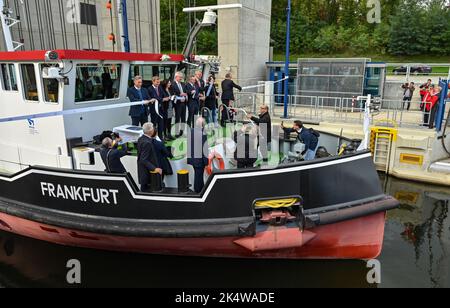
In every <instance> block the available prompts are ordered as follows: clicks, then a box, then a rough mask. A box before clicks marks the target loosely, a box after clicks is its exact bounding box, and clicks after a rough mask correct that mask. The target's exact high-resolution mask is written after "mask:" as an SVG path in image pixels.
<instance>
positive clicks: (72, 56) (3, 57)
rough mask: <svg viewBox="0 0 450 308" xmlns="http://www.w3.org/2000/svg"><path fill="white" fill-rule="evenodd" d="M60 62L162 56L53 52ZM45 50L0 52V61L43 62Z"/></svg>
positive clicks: (155, 56)
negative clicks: (56, 54)
mask: <svg viewBox="0 0 450 308" xmlns="http://www.w3.org/2000/svg"><path fill="white" fill-rule="evenodd" d="M55 51H56V52H57V53H58V55H59V59H60V60H101V61H130V62H133V61H146V62H162V61H161V57H162V56H163V54H152V53H126V52H109V51H84V50H55ZM46 53H47V50H37V51H15V52H0V61H45V54H46ZM169 56H170V60H169V61H175V62H181V61H183V60H184V57H183V56H182V55H169Z"/></svg>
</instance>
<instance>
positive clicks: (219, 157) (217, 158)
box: [206, 152, 225, 175]
mask: <svg viewBox="0 0 450 308" xmlns="http://www.w3.org/2000/svg"><path fill="white" fill-rule="evenodd" d="M214 161H217V163H218V164H219V170H225V160H224V159H223V157H222V155H220V154H219V153H217V152H212V153H211V154H209V157H208V166H207V167H206V173H208V175H211V174H212V173H213V171H214Z"/></svg>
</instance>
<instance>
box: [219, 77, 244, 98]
mask: <svg viewBox="0 0 450 308" xmlns="http://www.w3.org/2000/svg"><path fill="white" fill-rule="evenodd" d="M233 89H238V90H239V91H242V88H241V87H240V86H239V85H237V84H235V83H234V81H233V80H231V79H225V80H224V81H222V100H231V101H234V100H235V98H234V92H233Z"/></svg>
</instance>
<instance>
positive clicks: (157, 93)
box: [149, 76, 164, 138]
mask: <svg viewBox="0 0 450 308" xmlns="http://www.w3.org/2000/svg"><path fill="white" fill-rule="evenodd" d="M149 92H150V98H151V99H153V100H154V101H153V102H150V105H149V107H150V108H149V109H150V117H151V119H152V123H153V126H154V127H155V129H157V130H158V136H159V137H160V138H163V134H164V119H163V117H162V115H163V98H164V93H163V89H162V88H161V79H160V78H159V77H158V76H155V77H153V79H152V85H151V87H150V88H149Z"/></svg>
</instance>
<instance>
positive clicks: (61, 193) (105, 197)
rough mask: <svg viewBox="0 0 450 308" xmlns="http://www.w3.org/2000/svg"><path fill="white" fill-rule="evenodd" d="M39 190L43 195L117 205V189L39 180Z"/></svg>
mask: <svg viewBox="0 0 450 308" xmlns="http://www.w3.org/2000/svg"><path fill="white" fill-rule="evenodd" d="M41 192H42V196H44V197H50V198H55V199H63V200H72V201H80V202H85V203H86V202H93V203H97V204H105V205H117V202H118V200H117V197H118V194H119V191H118V190H115V189H106V188H91V187H79V186H66V185H60V184H52V183H46V182H41Z"/></svg>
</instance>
